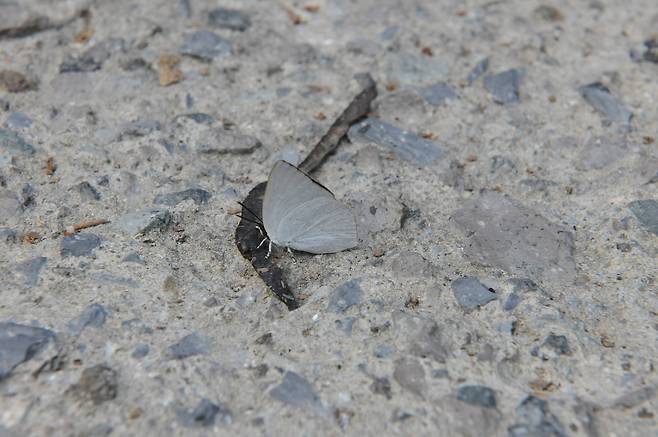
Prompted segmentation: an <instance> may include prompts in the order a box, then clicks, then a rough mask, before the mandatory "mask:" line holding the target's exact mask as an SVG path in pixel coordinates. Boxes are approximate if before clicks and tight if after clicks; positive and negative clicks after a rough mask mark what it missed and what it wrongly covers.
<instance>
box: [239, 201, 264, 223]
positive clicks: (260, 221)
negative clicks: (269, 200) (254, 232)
mask: <svg viewBox="0 0 658 437" xmlns="http://www.w3.org/2000/svg"><path fill="white" fill-rule="evenodd" d="M238 205H240V206H241V207H243V208H244V209H246V210H247V211H249V213H250V214H251V215H253V216H254V217H255V218H256V220H258V222H259V223H261V224H262V223H263V220H262V219H261V218H260V217H258V214H256V213H255V212H253V211H252V210H251V209H249V208H248V207H247V206H246V205H245V204H244V203H242V202H238Z"/></svg>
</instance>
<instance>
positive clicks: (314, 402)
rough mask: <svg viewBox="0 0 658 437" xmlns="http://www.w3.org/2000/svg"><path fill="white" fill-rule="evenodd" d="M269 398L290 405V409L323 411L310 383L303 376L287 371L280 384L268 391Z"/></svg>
mask: <svg viewBox="0 0 658 437" xmlns="http://www.w3.org/2000/svg"><path fill="white" fill-rule="evenodd" d="M270 396H272V397H273V398H274V399H276V400H278V401H281V402H283V403H285V404H288V405H290V406H291V407H296V408H305V409H311V410H316V411H322V410H324V409H325V407H324V406H323V405H322V401H321V400H320V397H319V396H318V395H317V393H315V390H314V389H313V386H312V385H311V383H309V382H308V381H307V380H306V378H304V377H303V376H301V375H299V374H298V373H295V372H292V371H287V372H286V373H285V375H284V376H283V381H281V384H279V385H277V386H276V387H274V388H273V389H272V391H270Z"/></svg>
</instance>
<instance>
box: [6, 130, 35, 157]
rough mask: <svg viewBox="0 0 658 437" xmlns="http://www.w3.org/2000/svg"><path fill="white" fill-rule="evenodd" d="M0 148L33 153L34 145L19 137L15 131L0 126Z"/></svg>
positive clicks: (27, 153) (28, 153)
mask: <svg viewBox="0 0 658 437" xmlns="http://www.w3.org/2000/svg"><path fill="white" fill-rule="evenodd" d="M0 149H5V150H7V151H8V152H10V153H11V152H18V153H22V154H25V155H33V154H34V152H35V150H34V147H33V146H32V145H31V144H29V143H27V142H26V141H25V140H24V139H23V138H21V137H20V136H19V135H18V134H17V133H16V132H13V131H10V130H8V129H2V128H0Z"/></svg>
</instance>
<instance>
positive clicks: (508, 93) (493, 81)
mask: <svg viewBox="0 0 658 437" xmlns="http://www.w3.org/2000/svg"><path fill="white" fill-rule="evenodd" d="M520 83H521V73H520V72H519V71H518V70H515V69H512V70H507V71H503V72H502V73H498V74H491V75H488V76H485V78H484V87H485V88H486V89H487V91H489V93H491V95H492V96H493V99H494V102H496V103H499V104H501V105H507V104H510V103H517V102H518V101H519V86H520Z"/></svg>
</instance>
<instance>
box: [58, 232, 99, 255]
mask: <svg viewBox="0 0 658 437" xmlns="http://www.w3.org/2000/svg"><path fill="white" fill-rule="evenodd" d="M100 245H101V239H100V237H99V236H97V235H94V234H89V233H85V232H81V233H79V234H74V235H71V236H69V237H64V238H62V243H61V245H60V250H59V253H60V254H61V255H62V256H64V257H66V256H89V255H91V254H92V252H93V251H94V249H96V248H97V247H99V246H100Z"/></svg>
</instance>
